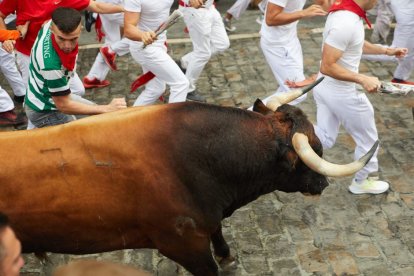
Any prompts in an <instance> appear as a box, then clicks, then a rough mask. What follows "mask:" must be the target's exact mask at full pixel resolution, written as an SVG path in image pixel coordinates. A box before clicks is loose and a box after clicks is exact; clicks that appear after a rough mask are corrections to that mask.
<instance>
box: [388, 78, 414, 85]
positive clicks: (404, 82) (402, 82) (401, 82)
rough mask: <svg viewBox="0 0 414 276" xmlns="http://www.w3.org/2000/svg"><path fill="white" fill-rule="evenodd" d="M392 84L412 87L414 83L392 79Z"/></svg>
mask: <svg viewBox="0 0 414 276" xmlns="http://www.w3.org/2000/svg"><path fill="white" fill-rule="evenodd" d="M391 82H392V83H399V84H408V85H414V81H405V80H400V79H396V78H393V79H392V80H391Z"/></svg>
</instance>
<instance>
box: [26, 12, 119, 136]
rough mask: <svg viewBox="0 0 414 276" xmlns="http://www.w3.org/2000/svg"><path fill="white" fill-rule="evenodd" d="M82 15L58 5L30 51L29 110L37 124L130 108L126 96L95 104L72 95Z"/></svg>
mask: <svg viewBox="0 0 414 276" xmlns="http://www.w3.org/2000/svg"><path fill="white" fill-rule="evenodd" d="M80 33H81V15H80V13H79V11H77V10H75V9H72V8H63V7H61V8H57V9H56V10H55V11H54V12H53V14H52V20H50V21H48V22H46V23H45V25H44V26H43V27H42V29H41V30H40V31H39V34H38V36H37V39H36V41H35V44H34V46H33V48H32V52H31V54H30V67H29V85H28V89H27V92H26V97H25V111H26V115H27V117H28V118H29V120H30V121H31V122H32V123H33V125H35V126H36V127H38V128H40V127H45V126H51V125H58V124H64V123H67V122H70V121H73V120H75V119H76V118H75V117H74V116H73V115H94V114H101V113H106V112H111V111H116V110H119V109H123V108H126V102H125V99H124V98H116V99H113V100H112V101H111V102H110V103H109V104H108V105H95V104H94V103H92V102H90V101H88V100H86V99H83V98H82V97H80V96H77V95H73V94H71V91H70V88H69V79H70V78H71V77H72V76H73V74H74V72H75V65H76V59H77V55H78V39H79V37H80Z"/></svg>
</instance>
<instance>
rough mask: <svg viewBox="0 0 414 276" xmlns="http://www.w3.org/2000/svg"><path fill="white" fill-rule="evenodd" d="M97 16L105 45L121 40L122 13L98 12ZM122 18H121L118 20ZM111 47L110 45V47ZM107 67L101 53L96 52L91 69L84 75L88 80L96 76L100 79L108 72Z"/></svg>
mask: <svg viewBox="0 0 414 276" xmlns="http://www.w3.org/2000/svg"><path fill="white" fill-rule="evenodd" d="M99 17H100V18H101V21H102V28H103V30H104V32H105V45H111V44H113V43H115V42H117V41H120V40H121V31H120V27H121V26H122V25H121V24H120V23H121V22H122V23H123V14H118V13H117V14H100V15H99ZM119 18H120V19H122V20H119ZM111 48H112V47H111ZM109 70H110V69H109V67H108V65H107V64H106V63H105V61H104V59H103V57H102V55H101V53H98V55H97V56H96V59H95V61H94V63H93V64H92V67H91V70H90V71H89V73H88V74H87V75H86V77H87V78H88V79H90V80H92V79H94V78H97V79H98V80H100V81H102V80H104V79H105V78H106V76H107V75H108V73H109Z"/></svg>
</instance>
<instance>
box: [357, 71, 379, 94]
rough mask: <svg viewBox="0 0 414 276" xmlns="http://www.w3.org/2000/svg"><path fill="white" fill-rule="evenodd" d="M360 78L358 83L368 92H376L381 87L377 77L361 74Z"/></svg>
mask: <svg viewBox="0 0 414 276" xmlns="http://www.w3.org/2000/svg"><path fill="white" fill-rule="evenodd" d="M361 76H362V79H361V82H360V84H361V85H362V87H363V88H364V89H365V90H366V91H367V92H368V93H376V92H378V89H379V88H380V87H381V82H380V81H379V79H378V78H377V77H371V76H365V75H361Z"/></svg>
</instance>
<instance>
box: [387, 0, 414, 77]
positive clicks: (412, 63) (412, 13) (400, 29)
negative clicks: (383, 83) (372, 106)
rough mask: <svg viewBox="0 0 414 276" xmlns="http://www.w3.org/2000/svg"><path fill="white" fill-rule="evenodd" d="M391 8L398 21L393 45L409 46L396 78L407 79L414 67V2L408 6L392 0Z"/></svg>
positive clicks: (399, 65)
mask: <svg viewBox="0 0 414 276" xmlns="http://www.w3.org/2000/svg"><path fill="white" fill-rule="evenodd" d="M391 9H392V11H393V13H394V15H395V19H396V21H397V25H396V27H395V31H394V40H393V42H392V46H395V47H406V48H408V54H407V56H406V57H405V58H404V59H401V60H399V62H398V66H397V68H396V69H395V72H394V78H397V79H402V80H407V79H408V78H409V77H410V74H411V72H412V70H413V68H414V2H412V1H410V3H409V6H407V7H406V6H404V5H401V3H400V1H391Z"/></svg>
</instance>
